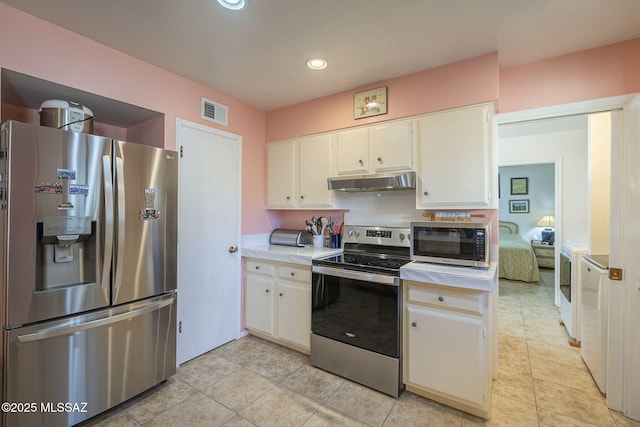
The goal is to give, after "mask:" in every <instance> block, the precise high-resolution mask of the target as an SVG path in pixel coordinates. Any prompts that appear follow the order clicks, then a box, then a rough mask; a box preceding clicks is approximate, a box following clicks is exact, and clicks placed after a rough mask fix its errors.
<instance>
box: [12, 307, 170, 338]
mask: <svg viewBox="0 0 640 427" xmlns="http://www.w3.org/2000/svg"><path fill="white" fill-rule="evenodd" d="M174 301H175V298H174V297H172V298H168V299H165V300H162V301H158V302H155V303H152V304H149V305H146V306H144V307H142V308H138V309H136V310H132V311H127V312H125V313H121V314H116V315H115V316H108V317H103V318H101V319H96V320H91V321H89V322H85V323H80V324H77V325H71V326H61V327H59V328H55V329H49V330H46V331H40V332H33V333H30V334H24V335H18V337H17V338H18V341H19V342H21V343H23V344H24V343H29V342H34V341H40V340H45V339H48V338H53V337H59V336H61V335H70V334H72V333H74V332H78V331H84V330H86V329H95V328H99V327H101V326H108V325H112V324H114V323H117V322H120V321H123V320H129V319H133V318H134V317H138V316H141V315H143V314H146V313H150V312H152V311H156V310H159V309H161V308H163V307H166V306H168V305H171V304H173V302H174Z"/></svg>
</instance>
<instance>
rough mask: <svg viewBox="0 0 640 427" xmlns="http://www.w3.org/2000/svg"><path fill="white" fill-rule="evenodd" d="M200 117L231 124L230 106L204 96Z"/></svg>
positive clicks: (225, 124)
mask: <svg viewBox="0 0 640 427" xmlns="http://www.w3.org/2000/svg"><path fill="white" fill-rule="evenodd" d="M200 117H201V118H203V119H204V120H209V121H210V122H214V123H218V124H219V125H223V126H229V107H227V106H226V105H222V104H218V103H217V102H213V101H211V100H209V99H206V98H202V104H201V105H200Z"/></svg>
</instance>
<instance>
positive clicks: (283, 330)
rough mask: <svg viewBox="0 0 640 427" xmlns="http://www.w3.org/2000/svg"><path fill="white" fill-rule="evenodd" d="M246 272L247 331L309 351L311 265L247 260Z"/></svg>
mask: <svg viewBox="0 0 640 427" xmlns="http://www.w3.org/2000/svg"><path fill="white" fill-rule="evenodd" d="M245 273H246V277H245V307H244V313H245V327H246V328H247V330H248V331H249V332H250V333H251V334H253V335H256V336H259V337H261V338H264V339H267V340H270V341H273V342H277V343H279V344H282V345H284V346H286V347H289V348H293V349H295V350H298V351H301V352H303V353H306V354H309V348H310V334H311V267H310V266H303V265H296V264H288V263H280V262H271V261H262V260H255V259H246V262H245Z"/></svg>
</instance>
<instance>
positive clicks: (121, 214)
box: [114, 156, 125, 297]
mask: <svg viewBox="0 0 640 427" xmlns="http://www.w3.org/2000/svg"><path fill="white" fill-rule="evenodd" d="M115 166H116V167H115V173H116V197H117V198H118V214H117V218H116V220H117V221H118V247H117V250H116V255H115V258H116V260H115V261H116V262H115V264H116V265H115V280H114V288H115V289H118V288H119V287H120V284H121V282H122V274H123V267H122V264H123V262H124V234H125V209H124V203H125V197H124V184H123V183H124V167H123V165H122V158H121V157H118V156H115ZM114 297H115V295H114Z"/></svg>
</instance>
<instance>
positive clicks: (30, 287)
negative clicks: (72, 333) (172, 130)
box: [0, 122, 113, 328]
mask: <svg viewBox="0 0 640 427" xmlns="http://www.w3.org/2000/svg"><path fill="white" fill-rule="evenodd" d="M111 149H112V141H111V140H109V139H106V138H102V137H98V136H94V135H86V134H82V133H76V132H67V131H62V130H57V129H53V128H49V127H42V126H33V125H29V124H26V123H19V122H6V123H5V124H4V125H3V127H2V149H1V151H2V154H3V155H2V156H0V177H1V179H0V185H1V186H2V189H1V190H0V191H2V193H1V196H2V197H1V198H2V199H5V200H8V201H7V202H4V200H3V202H2V203H3V209H1V210H0V216H1V217H2V226H1V227H0V234H1V236H0V242H2V243H1V244H2V252H3V254H4V256H3V260H6V262H3V263H2V274H1V275H0V276H1V277H0V281H1V285H2V294H3V295H6V298H7V299H6V301H3V304H4V303H5V302H6V313H5V317H4V318H3V319H2V320H3V326H4V327H6V328H11V327H17V326H20V325H25V324H29V323H33V322H36V321H43V320H48V319H53V318H56V317H61V316H66V315H70V314H75V313H81V312H84V311H87V310H92V309H97V308H101V307H106V306H108V305H109V302H110V301H109V298H110V297H109V289H110V281H111V277H110V265H111V254H112V248H111V242H112V238H111V236H112V235H113V233H112V232H110V225H109V224H108V222H109V218H110V213H109V212H110V211H112V204H113V202H112V196H111V195H110V194H109V193H110V191H111V181H112V179H111V166H110V164H111ZM105 182H107V185H106V186H105ZM5 203H6V204H5ZM110 206H111V208H110ZM111 217H112V215H111Z"/></svg>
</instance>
